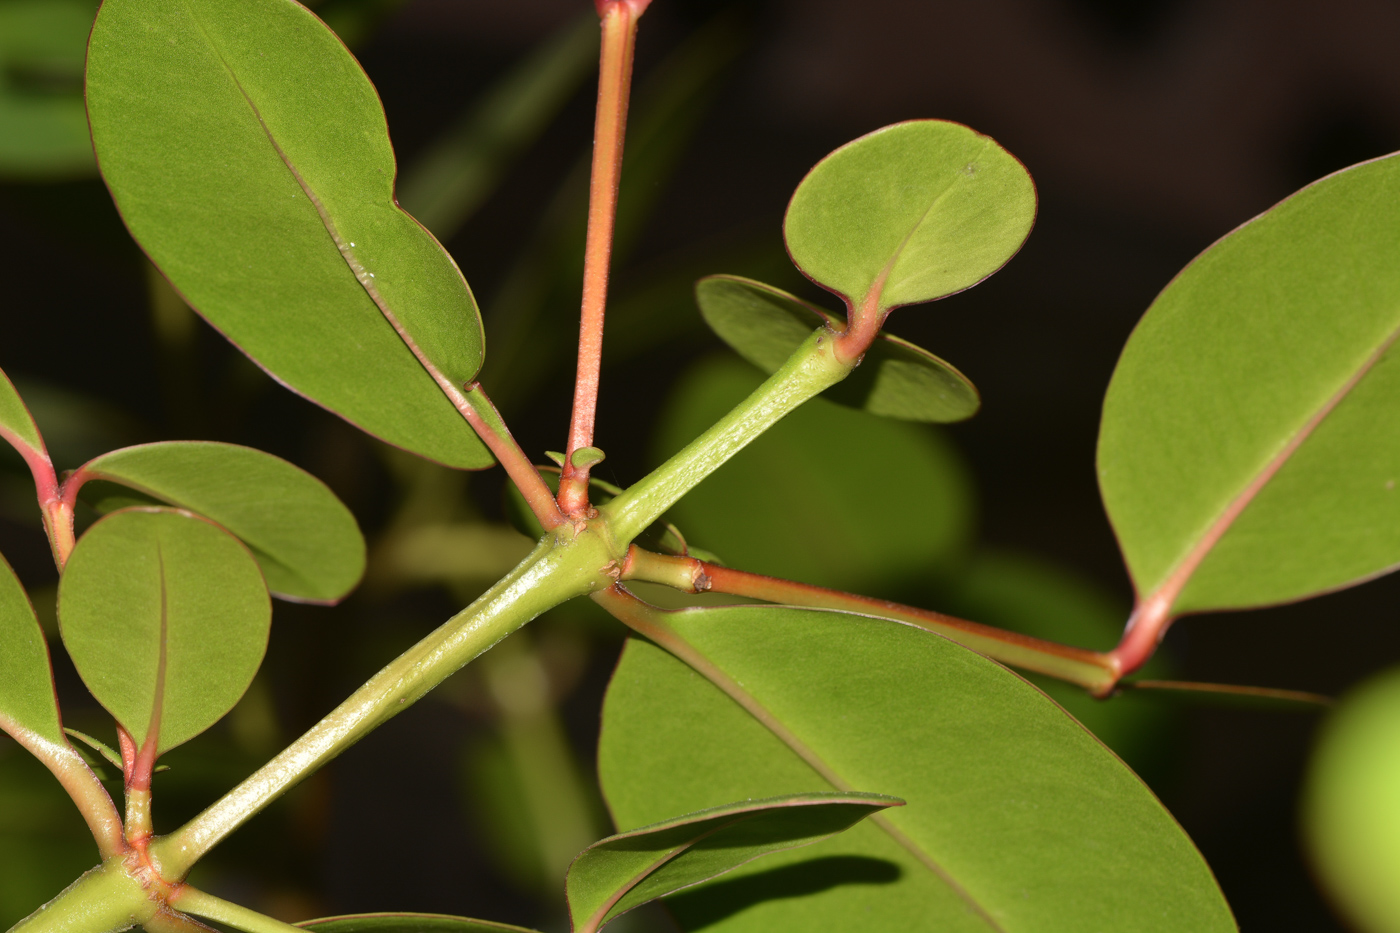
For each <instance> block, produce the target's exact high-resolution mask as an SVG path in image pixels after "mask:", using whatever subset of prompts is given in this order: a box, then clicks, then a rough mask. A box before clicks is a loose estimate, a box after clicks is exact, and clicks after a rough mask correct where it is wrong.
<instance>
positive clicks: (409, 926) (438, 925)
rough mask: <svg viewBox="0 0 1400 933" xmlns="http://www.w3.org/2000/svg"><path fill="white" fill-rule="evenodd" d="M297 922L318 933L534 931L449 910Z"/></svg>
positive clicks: (505, 932) (348, 916) (483, 932)
mask: <svg viewBox="0 0 1400 933" xmlns="http://www.w3.org/2000/svg"><path fill="white" fill-rule="evenodd" d="M297 926H299V927H304V928H305V929H308V930H314V931H316V933H534V931H532V930H527V929H526V928H525V927H515V926H511V925H510V924H508V923H492V922H491V921H489V920H472V919H470V918H468V917H451V916H448V915H447V914H413V913H382V914H347V915H345V916H342V917H322V918H321V919H319V920H303V921H302V922H301V923H298V924H297Z"/></svg>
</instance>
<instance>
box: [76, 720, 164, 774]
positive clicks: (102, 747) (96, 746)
mask: <svg viewBox="0 0 1400 933" xmlns="http://www.w3.org/2000/svg"><path fill="white" fill-rule="evenodd" d="M63 731H64V732H65V733H66V734H68V735H69V736H72V737H73V738H75V739H77V740H78V741H79V742H82V743H83V744H84V745H86V746H87V747H88V748H90V749H92V750H93V751H95V752H97V754H99V755H101V756H102V759H103V760H104V761H106V762H107V763H108V764H109V765H111V766H112V767H114V768H116V769H117V770H118V771H120V770H121V769H122V756H121V753H120V752H118V751H117V750H116V749H115V748H113V747H112V746H110V745H108V744H107V743H106V742H104V741H102V740H101V739H95V738H93V737H92V736H90V735H88V734H87V733H86V732H79V731H78V730H77V729H67V728H65V729H64V730H63ZM157 770H159V769H157Z"/></svg>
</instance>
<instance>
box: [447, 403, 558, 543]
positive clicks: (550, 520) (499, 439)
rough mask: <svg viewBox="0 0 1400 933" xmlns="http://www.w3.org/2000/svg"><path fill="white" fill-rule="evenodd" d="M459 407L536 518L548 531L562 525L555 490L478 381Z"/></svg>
mask: <svg viewBox="0 0 1400 933" xmlns="http://www.w3.org/2000/svg"><path fill="white" fill-rule="evenodd" d="M455 401H456V400H455V399H454V402H455ZM457 410H458V411H460V412H461V413H462V417H464V418H466V419H467V423H468V424H470V425H471V426H472V430H474V431H475V432H476V434H477V437H480V438H481V440H482V442H483V443H484V444H486V446H487V447H489V448H490V449H491V453H492V454H494V455H495V457H496V459H497V460H498V461H499V462H500V464H501V466H502V467H504V468H505V471H506V475H507V476H509V477H510V480H511V482H513V483H514V484H515V488H516V489H518V490H520V494H521V495H522V496H524V497H525V502H526V503H527V504H528V505H529V506H530V511H531V512H533V513H535V518H537V519H539V521H540V524H541V525H543V526H544V528H545V530H546V531H548V530H549V529H551V528H554V527H557V526H558V525H561V524H563V522H564V516H563V515H562V514H561V513H560V511H559V506H558V505H557V504H556V503H555V501H554V493H553V491H551V490H550V488H549V486H547V485H546V484H545V481H544V479H543V478H541V477H540V471H539V470H537V469H535V465H534V464H533V463H531V462H530V458H529V457H527V456H525V451H523V450H521V449H520V445H519V444H517V443H516V442H515V437H514V436H513V435H512V434H511V433H510V428H508V427H506V423H505V421H504V420H502V418H501V415H500V412H498V411H496V406H495V405H493V404H491V400H490V399H489V398H487V397H486V393H485V392H484V391H482V388H481V385H480V384H479V383H476V382H473V383H472V384H471V385H469V386H467V391H466V393H465V394H464V395H463V396H462V402H461V404H458V405H457Z"/></svg>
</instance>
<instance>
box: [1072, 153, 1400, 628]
mask: <svg viewBox="0 0 1400 933" xmlns="http://www.w3.org/2000/svg"><path fill="white" fill-rule="evenodd" d="M1397 218H1400V158H1397V157H1394V156H1387V157H1385V158H1382V159H1377V160H1375V161H1373V162H1367V163H1363V164H1361V165H1358V166H1355V167H1353V168H1350V169H1346V170H1344V171H1342V172H1338V173H1337V174H1335V175H1331V176H1329V177H1327V178H1324V179H1323V180H1321V181H1319V182H1316V183H1315V184H1312V185H1309V186H1308V187H1307V188H1304V189H1303V190H1302V191H1300V192H1298V193H1297V194H1295V195H1293V196H1292V197H1290V198H1288V199H1287V200H1285V201H1283V202H1282V203H1281V204H1279V205H1278V206H1276V207H1274V208H1273V209H1272V210H1270V211H1268V212H1266V213H1264V214H1262V215H1260V216H1259V217H1257V218H1255V219H1254V220H1252V221H1250V222H1249V223H1247V224H1245V225H1244V226H1242V227H1240V228H1239V229H1237V230H1236V231H1234V232H1233V233H1231V234H1230V235H1229V236H1227V237H1225V238H1224V239H1222V240H1220V241H1219V242H1217V243H1216V244H1215V245H1214V246H1212V247H1211V248H1210V249H1208V250H1206V251H1205V252H1204V253H1202V254H1201V255H1200V256H1199V257H1197V259H1196V260H1195V261H1193V262H1192V263H1191V264H1190V265H1189V266H1187V267H1186V269H1184V270H1183V271H1182V272H1181V273H1180V274H1179V275H1178V276H1177V277H1176V278H1175V279H1173V280H1172V282H1171V284H1170V285H1168V286H1167V288H1166V289H1165V290H1164V291H1163V292H1162V294H1161V295H1159V296H1158V298H1157V300H1156V301H1155V302H1154V303H1153V305H1152V307H1151V308H1150V309H1149V310H1148V312H1147V315H1146V316H1145V317H1144V318H1143V319H1142V322H1141V323H1140V324H1139V325H1138V327H1137V329H1136V330H1135V331H1134V332H1133V335H1132V337H1131V338H1130V339H1129V341H1128V344H1127V346H1126V348H1124V350H1123V356H1122V358H1121V359H1120V360H1119V362H1118V368H1117V369H1116V370H1115V372H1114V375H1113V381H1112V383H1111V384H1110V386H1109V390H1108V396H1107V398H1106V399H1105V401H1104V413H1103V426H1102V430H1101V432H1100V435H1099V449H1098V471H1099V484H1100V487H1101V489H1102V491H1103V497H1104V503H1105V505H1106V506H1107V509H1108V513H1109V517H1110V518H1111V519H1112V522H1113V527H1114V530H1115V531H1116V532H1117V535H1118V540H1119V542H1120V543H1121V545H1122V548H1123V553H1124V555H1125V556H1126V558H1127V563H1128V568H1129V570H1130V571H1131V573H1132V577H1133V581H1134V583H1135V584H1136V586H1137V589H1138V592H1139V594H1140V595H1141V596H1143V597H1144V598H1146V597H1148V596H1149V595H1151V594H1155V593H1159V592H1160V593H1162V594H1165V597H1164V598H1168V599H1169V600H1170V602H1171V606H1170V607H1169V608H1172V609H1173V611H1174V612H1187V611H1198V610H1205V609H1223V608H1242V607H1247V606H1258V605H1261V604H1268V603H1278V602H1284V601H1287V600H1293V599H1298V598H1301V597H1304V596H1309V595H1313V594H1316V593H1319V592H1324V591H1328V590H1334V589H1337V588H1338V587H1343V586H1347V585H1350V584H1353V583H1356V582H1358V581H1360V580H1364V579H1366V578H1368V577H1371V576H1374V575H1375V574H1378V573H1382V572H1384V571H1386V570H1389V569H1391V568H1392V567H1394V566H1395V565H1396V564H1397V563H1400V489H1397V488H1396V487H1397V484H1400V362H1397V353H1396V352H1395V350H1394V341H1395V339H1396V336H1397V335H1400V264H1397V263H1396V261H1395V259H1396V256H1397V255H1400V224H1397V222H1396V221H1397ZM1183 584H1184V586H1183ZM1178 592H1179V595H1177V594H1178ZM1171 597H1174V598H1171Z"/></svg>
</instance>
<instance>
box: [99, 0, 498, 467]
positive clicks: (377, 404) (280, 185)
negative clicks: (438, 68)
mask: <svg viewBox="0 0 1400 933" xmlns="http://www.w3.org/2000/svg"><path fill="white" fill-rule="evenodd" d="M250 22H256V23H257V28H256V29H249V28H248V23H250ZM87 90H88V110H89V114H90V117H91V122H92V132H93V141H94V145H95V147H96V150H97V155H98V161H99V163H100V166H101V169H102V173H103V177H104V178H105V179H106V181H107V184H108V187H110V188H111V190H112V194H113V197H114V198H115V199H116V202H117V207H118V209H119V210H120V211H121V213H122V217H123V219H124V220H125V222H126V224H127V226H128V228H129V229H130V230H131V232H132V234H133V235H134V236H135V237H136V239H137V240H138V241H139V242H140V243H141V246H142V247H143V248H144V249H145V251H146V252H147V254H148V255H149V256H150V257H151V259H152V260H153V261H154V262H155V263H156V265H157V266H159V267H160V269H161V271H162V272H164V273H165V275H166V276H167V277H168V278H169V279H170V281H171V282H172V283H173V284H174V286H175V288H176V289H177V290H178V291H179V292H180V294H181V296H182V297H183V298H184V299H185V300H186V301H187V302H188V303H189V304H190V306H191V307H193V308H195V309H196V310H197V311H199V312H200V313H201V314H203V315H204V316H205V317H206V318H208V319H209V321H210V322H211V323H212V324H213V325H214V326H215V327H216V328H218V329H219V330H220V331H221V332H222V333H223V334H224V335H225V336H227V337H228V338H229V339H230V340H232V341H233V342H234V343H236V344H238V345H239V347H241V348H242V349H243V350H244V351H245V352H246V353H247V354H248V355H249V356H251V357H252V358H253V359H255V360H256V361H257V362H258V363H260V364H261V365H262V366H264V367H265V368H267V369H268V370H269V371H270V372H271V373H272V374H273V375H274V376H276V377H277V378H278V379H279V380H281V381H282V382H283V383H285V384H286V385H287V386H289V387H290V388H292V389H293V390H295V391H297V392H300V393H302V394H304V395H306V396H308V397H309V398H311V399H313V400H315V401H317V402H319V403H320V404H322V405H325V406H326V407H327V408H329V409H331V410H332V411H334V412H336V413H337V414H340V415H342V416H343V417H345V418H347V419H348V420H350V421H351V422H353V423H354V424H356V425H358V426H359V427H361V428H363V429H364V430H366V431H368V432H369V433H371V434H374V435H375V436H377V437H381V438H383V439H384V440H387V441H389V442H391V443H394V444H397V445H399V446H401V447H405V448H407V449H409V450H412V451H414V452H416V453H419V454H422V455H423V456H426V457H429V458H431V459H435V460H439V461H441V462H443V463H446V464H449V465H452V466H458V467H470V468H475V467H482V466H485V465H487V464H489V463H490V462H491V460H490V456H489V454H488V453H487V451H486V449H485V447H484V445H482V444H481V443H480V441H479V440H477V438H476V435H475V434H474V433H473V432H472V430H471V428H470V427H469V426H468V425H467V424H466V423H465V422H464V421H463V419H462V418H461V417H460V415H459V414H458V413H457V412H456V410H455V409H454V407H453V404H452V403H451V402H449V401H448V399H447V397H446V396H445V395H444V394H443V392H442V390H441V388H440V387H439V385H438V384H437V383H435V381H434V378H433V376H432V375H430V373H429V372H428V370H427V369H426V368H425V366H424V365H423V364H421V363H420V362H419V360H418V359H416V358H415V357H414V354H413V353H412V352H410V349H409V346H408V345H407V344H406V343H405V342H404V340H401V339H400V337H399V335H398V334H397V333H396V332H395V326H397V327H399V328H401V329H402V331H403V332H404V333H405V334H406V338H407V339H411V340H412V342H413V343H414V344H415V345H416V346H417V347H418V349H419V350H420V351H421V353H422V354H423V356H424V358H425V359H426V360H427V361H428V362H429V363H430V364H431V365H432V366H433V367H435V368H436V369H437V370H438V372H439V374H440V377H441V379H442V380H443V381H444V382H447V383H451V384H454V385H456V386H457V387H460V386H461V385H462V384H463V383H465V382H468V381H469V380H471V379H472V378H473V377H474V376H475V375H476V372H477V370H478V369H479V368H480V366H481V359H482V336H481V323H480V320H479V315H478V313H477V308H476V302H475V300H474V299H473V298H472V295H471V292H470V290H469V289H468V288H467V286H466V283H465V282H464V281H463V280H462V276H461V273H460V272H459V271H458V270H457V267H456V264H455V263H453V261H452V259H451V257H450V256H448V254H447V253H446V252H445V251H444V250H443V249H442V247H441V246H440V245H439V244H438V243H437V241H435V240H434V239H433V238H432V236H431V234H429V233H428V232H427V231H426V230H424V229H423V228H422V227H421V226H420V225H419V224H418V223H417V222H416V221H414V220H413V218H412V217H410V216H409V215H408V214H406V213H405V212H403V211H402V210H401V209H399V207H398V206H397V205H396V204H395V203H394V200H393V186H394V173H395V163H394V154H393V150H392V148H391V147H390V144H389V135H388V130H387V127H386V125H385V122H384V112H383V109H382V107H381V106H380V103H379V98H378V96H377V95H376V94H375V91H374V87H373V86H372V85H371V84H370V82H369V80H368V78H366V77H365V74H364V72H363V71H362V70H361V69H360V66H359V63H358V62H356V61H355V59H354V57H353V56H351V55H350V53H349V52H348V51H347V50H346V48H345V46H344V45H342V44H341V42H340V40H339V39H337V38H336V36H335V34H334V33H332V32H331V31H330V30H329V29H327V28H326V26H325V25H324V24H322V23H321V22H320V21H319V20H318V19H316V17H315V16H314V15H312V14H311V13H310V12H309V11H308V10H307V9H306V8H305V7H303V6H301V5H300V4H297V3H295V2H292V0H246V2H243V3H239V4H238V5H236V6H229V5H228V4H226V3H219V2H216V0H190V2H181V0H108V2H106V3H104V4H103V6H102V9H101V12H100V13H99V15H98V17H97V22H96V25H95V26H94V28H93V33H92V40H91V43H90V46H89V54H88V71H87ZM388 316H392V317H393V319H394V321H395V322H396V324H393V325H391V323H390V320H389V317H388Z"/></svg>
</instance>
